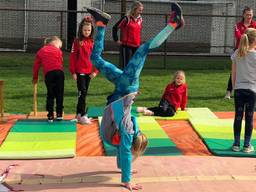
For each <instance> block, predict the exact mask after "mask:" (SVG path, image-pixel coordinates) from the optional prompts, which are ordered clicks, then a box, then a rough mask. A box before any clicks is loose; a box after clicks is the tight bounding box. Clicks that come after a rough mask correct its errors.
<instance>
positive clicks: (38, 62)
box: [33, 53, 41, 84]
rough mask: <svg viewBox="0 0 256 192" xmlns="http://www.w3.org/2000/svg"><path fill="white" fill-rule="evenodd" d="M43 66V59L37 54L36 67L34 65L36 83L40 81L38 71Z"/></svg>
mask: <svg viewBox="0 0 256 192" xmlns="http://www.w3.org/2000/svg"><path fill="white" fill-rule="evenodd" d="M40 66H41V59H40V56H39V54H38V53H37V54H36V57H35V61H34V67H33V83H34V84H36V83H37V81H38V72H39V69H40Z"/></svg>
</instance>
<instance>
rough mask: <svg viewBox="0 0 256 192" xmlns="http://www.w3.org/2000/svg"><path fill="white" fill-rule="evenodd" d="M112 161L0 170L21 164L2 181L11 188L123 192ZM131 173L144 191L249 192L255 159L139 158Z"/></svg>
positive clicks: (38, 163)
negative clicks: (135, 171) (134, 172)
mask: <svg viewBox="0 0 256 192" xmlns="http://www.w3.org/2000/svg"><path fill="white" fill-rule="evenodd" d="M115 161H116V160H115V158H114V157H77V158H72V159H55V160H33V161H31V160H27V161H0V170H3V169H4V168H5V167H7V166H8V165H9V164H13V163H15V164H19V166H18V167H15V168H13V169H12V170H11V173H10V174H9V176H8V177H7V179H6V182H7V184H9V185H10V186H12V187H14V189H21V190H25V191H47V192H48V191H49V192H53V191H54V192H55V191H56V192H57V191H61V192H68V191H70V192H87V191H88V192H98V191H100V192H102V191H104V192H119V191H120V192H122V191H128V190H127V189H124V188H122V187H120V171H119V170H118V169H117V168H116V164H115ZM133 168H135V169H137V170H138V173H137V174H135V175H134V176H133V182H134V183H140V184H141V185H143V190H141V191H143V192H144V191H145V192H156V191H159V192H160V191H161V192H187V191H189V192H216V191H225V192H247V191H248V192H252V191H254V189H255V188H256V161H255V159H254V158H234V157H214V156H176V157H141V158H139V159H138V160H137V161H136V162H135V163H134V166H133Z"/></svg>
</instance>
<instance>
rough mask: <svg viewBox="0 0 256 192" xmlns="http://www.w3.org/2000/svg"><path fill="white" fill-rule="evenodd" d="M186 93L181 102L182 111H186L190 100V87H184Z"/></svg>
mask: <svg viewBox="0 0 256 192" xmlns="http://www.w3.org/2000/svg"><path fill="white" fill-rule="evenodd" d="M184 88H185V91H184V92H183V94H182V101H181V105H180V108H181V110H182V111H184V110H185V108H186V105H187V100H188V87H187V85H184Z"/></svg>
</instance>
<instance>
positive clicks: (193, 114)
mask: <svg viewBox="0 0 256 192" xmlns="http://www.w3.org/2000/svg"><path fill="white" fill-rule="evenodd" d="M187 112H188V114H189V116H190V119H191V118H196V119H209V118H210V119H211V118H213V119H218V117H217V116H216V115H215V114H214V113H213V112H212V111H211V110H210V109H209V108H207V107H203V108H188V109H187Z"/></svg>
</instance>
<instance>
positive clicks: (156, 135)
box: [99, 116, 182, 156]
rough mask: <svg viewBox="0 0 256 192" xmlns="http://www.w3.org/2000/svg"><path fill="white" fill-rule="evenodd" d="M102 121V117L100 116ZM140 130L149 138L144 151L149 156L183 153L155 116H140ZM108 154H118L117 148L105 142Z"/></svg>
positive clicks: (138, 118) (138, 120) (138, 119)
mask: <svg viewBox="0 0 256 192" xmlns="http://www.w3.org/2000/svg"><path fill="white" fill-rule="evenodd" d="M99 122H101V117H99ZM137 122H138V124H139V127H140V130H141V131H142V132H143V133H144V134H145V135H146V136H147V138H148V147H147V149H146V151H145V153H144V155H147V156H175V155H182V154H181V151H180V150H179V149H178V148H177V147H176V145H175V144H174V143H173V142H172V141H171V140H170V138H169V137H168V136H167V135H166V133H165V132H164V130H163V129H162V128H161V126H160V125H159V124H158V123H157V122H156V120H155V119H154V117H152V116H151V117H146V116H140V117H137ZM103 145H104V149H105V152H106V155H107V156H113V155H116V148H115V147H113V146H111V145H109V144H107V143H105V142H103Z"/></svg>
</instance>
